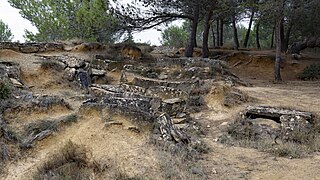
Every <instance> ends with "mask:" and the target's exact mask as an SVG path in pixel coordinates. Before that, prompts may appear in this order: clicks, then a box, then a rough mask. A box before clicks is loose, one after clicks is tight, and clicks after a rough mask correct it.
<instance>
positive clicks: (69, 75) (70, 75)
mask: <svg viewBox="0 0 320 180" xmlns="http://www.w3.org/2000/svg"><path fill="white" fill-rule="evenodd" d="M75 76H76V69H74V68H66V69H65V72H64V74H63V77H64V78H66V79H67V80H68V81H73V80H74V79H75Z"/></svg>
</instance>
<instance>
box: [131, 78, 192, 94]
mask: <svg viewBox="0 0 320 180" xmlns="http://www.w3.org/2000/svg"><path fill="white" fill-rule="evenodd" d="M133 83H134V85H137V86H141V87H154V86H165V87H171V88H176V89H180V90H185V91H190V89H192V87H194V86H195V85H196V84H197V81H164V80H158V79H152V78H146V77H142V76H137V75H135V77H134V80H133Z"/></svg>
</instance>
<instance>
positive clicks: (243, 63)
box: [227, 51, 311, 80]
mask: <svg viewBox="0 0 320 180" xmlns="http://www.w3.org/2000/svg"><path fill="white" fill-rule="evenodd" d="M258 52H259V51H256V52H238V53H232V54H231V55H229V56H228V57H227V62H228V65H229V66H230V67H231V70H232V72H234V73H235V74H237V75H238V76H240V77H243V78H249V79H263V80H273V79H274V59H275V56H274V54H273V53H272V52H267V53H263V52H262V53H261V54H259V53H258ZM282 59H283V60H282V62H281V75H282V78H283V79H284V80H297V79H298V74H299V73H300V72H302V70H303V69H304V68H305V67H306V66H307V65H309V64H310V63H311V62H310V61H308V60H307V59H301V60H298V61H297V60H292V59H291V58H290V57H289V55H287V56H286V55H283V57H282Z"/></svg>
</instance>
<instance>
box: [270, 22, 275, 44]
mask: <svg viewBox="0 0 320 180" xmlns="http://www.w3.org/2000/svg"><path fill="white" fill-rule="evenodd" d="M275 33H276V26H275V25H274V26H273V29H272V36H271V43H270V48H273V44H274V34H275Z"/></svg>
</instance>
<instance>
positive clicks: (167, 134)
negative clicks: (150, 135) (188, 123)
mask: <svg viewBox="0 0 320 180" xmlns="http://www.w3.org/2000/svg"><path fill="white" fill-rule="evenodd" d="M158 123H159V125H160V127H159V129H160V133H161V137H162V139H163V140H164V141H174V142H177V143H179V142H182V143H184V144H188V143H189V142H190V139H189V137H188V136H187V135H186V134H185V133H183V132H182V131H181V130H179V128H177V126H175V125H174V124H173V123H172V120H171V118H170V116H169V115H168V114H166V113H163V114H161V115H160V116H159V117H158Z"/></svg>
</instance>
